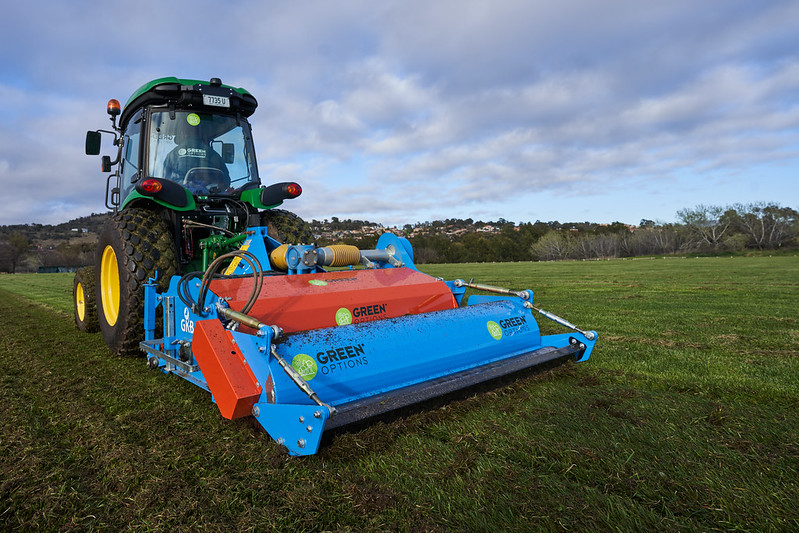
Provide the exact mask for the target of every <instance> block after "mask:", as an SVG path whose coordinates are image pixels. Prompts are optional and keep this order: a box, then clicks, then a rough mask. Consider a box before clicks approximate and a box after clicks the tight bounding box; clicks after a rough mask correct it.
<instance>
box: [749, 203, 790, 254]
mask: <svg viewBox="0 0 799 533" xmlns="http://www.w3.org/2000/svg"><path fill="white" fill-rule="evenodd" d="M734 208H735V211H736V215H737V216H736V218H735V222H736V226H737V227H738V230H739V231H740V232H741V233H743V234H745V235H746V236H747V237H748V238H749V240H750V242H751V243H752V244H753V245H754V246H755V247H756V248H757V249H758V250H763V249H764V248H766V249H774V248H778V247H780V246H782V245H783V244H785V243H787V242H789V241H790V240H791V239H793V238H794V237H795V236H796V234H797V229H798V228H799V212H797V211H796V210H795V209H791V208H790V207H781V206H779V205H778V204H767V203H765V202H754V203H751V204H745V205H744V204H736V205H735V206H734Z"/></svg>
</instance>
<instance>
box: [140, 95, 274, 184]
mask: <svg viewBox="0 0 799 533" xmlns="http://www.w3.org/2000/svg"><path fill="white" fill-rule="evenodd" d="M149 141H150V145H149V161H148V163H149V167H148V168H149V175H150V177H153V178H163V179H168V180H171V181H174V182H177V183H179V184H181V185H183V186H184V187H186V188H187V189H189V191H190V192H191V193H192V194H196V195H205V194H231V193H233V192H234V191H236V190H238V189H241V188H242V187H244V186H245V185H247V184H249V183H253V182H254V183H257V184H259V183H260V181H259V180H258V173H257V171H256V167H255V154H254V153H253V145H252V137H251V136H250V127H249V124H248V123H247V121H245V120H237V119H236V117H231V116H225V115H212V114H208V113H197V112H190V111H174V112H171V113H170V111H169V110H164V111H159V110H154V111H152V113H151V115H150V138H149Z"/></svg>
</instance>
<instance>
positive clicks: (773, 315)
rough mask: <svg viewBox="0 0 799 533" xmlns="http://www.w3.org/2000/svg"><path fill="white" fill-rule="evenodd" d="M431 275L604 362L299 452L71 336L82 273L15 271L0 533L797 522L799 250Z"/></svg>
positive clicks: (0, 363)
mask: <svg viewBox="0 0 799 533" xmlns="http://www.w3.org/2000/svg"><path fill="white" fill-rule="evenodd" d="M423 270H424V271H426V272H428V273H430V274H433V275H436V276H441V277H444V278H446V279H453V278H456V277H460V278H464V279H467V280H468V279H469V278H471V277H474V278H475V280H476V281H479V282H482V283H491V284H496V285H502V286H508V287H512V288H519V289H521V288H529V289H532V290H534V291H535V294H536V303H537V304H538V305H539V306H541V307H543V308H544V309H546V310H548V311H552V312H554V313H556V314H559V315H560V316H563V317H564V318H567V319H568V320H570V321H571V322H573V323H575V324H577V325H578V326H580V327H582V328H584V329H594V330H596V331H598V332H599V335H600V338H599V341H598V343H597V347H596V349H595V351H594V354H593V357H592V359H591V360H590V361H588V362H586V363H582V364H579V365H575V364H568V365H565V366H562V367H559V368H557V369H555V370H553V371H549V372H545V373H538V374H534V375H528V376H523V377H521V378H519V379H517V380H514V381H511V382H510V383H508V384H506V385H505V386H502V387H497V388H491V389H485V388H484V389H482V390H480V391H478V392H475V393H472V394H470V395H464V396H462V397H460V398H458V399H456V400H454V401H452V402H450V403H447V404H445V405H443V406H438V407H431V408H428V409H425V410H421V411H414V412H410V413H408V414H407V415H406V416H404V417H400V418H394V419H392V420H389V421H384V422H383V421H381V422H376V423H373V424H371V425H368V426H366V427H365V428H361V429H358V430H355V431H350V432H345V433H340V434H337V435H334V436H333V438H332V439H331V440H330V441H329V442H327V443H326V444H325V445H324V447H323V448H322V449H321V451H320V453H319V454H318V455H316V456H313V457H308V458H292V457H288V456H286V455H285V454H284V453H283V451H282V450H281V449H280V447H279V446H277V445H276V444H275V443H273V442H272V441H271V439H270V438H269V437H268V436H267V435H265V433H264V432H263V431H262V430H260V429H259V428H257V427H256V426H255V425H254V424H253V423H251V422H250V421H248V420H239V421H235V422H230V421H226V420H224V419H222V418H221V416H220V415H219V413H218V410H217V409H216V407H215V406H214V405H213V404H212V403H211V402H210V398H209V395H207V393H205V392H203V391H202V390H200V389H197V388H196V387H194V386H192V385H190V384H189V383H187V382H184V381H183V380H181V379H179V378H176V377H174V376H164V375H162V374H158V373H153V372H149V371H147V370H146V365H145V364H144V362H143V360H135V359H119V358H115V357H112V356H111V355H110V354H109V352H108V351H107V349H106V348H105V346H104V345H103V342H102V339H101V338H100V337H99V336H98V335H81V334H79V333H78V332H77V331H75V329H74V326H73V325H72V318H71V301H70V299H71V287H72V277H71V275H58V274H52V275H29V276H27V275H16V276H0V301H2V304H0V328H2V330H1V335H0V524H3V527H2V529H15V528H20V529H48V530H53V529H68V528H79V529H101V528H102V529H111V530H116V529H123V528H125V529H128V528H132V529H136V530H142V529H145V530H149V529H152V530H202V529H213V530H223V529H224V530H270V529H280V530H345V531H346V530H351V531H361V530H381V531H382V530H399V531H426V530H457V531H467V530H468V531H488V530H491V531H495V530H525V531H526V530H553V529H558V530H560V529H566V530H584V529H588V530H621V531H628V530H642V529H650V530H651V529H657V530H690V531H694V530H705V531H707V530H733V529H738V530H748V531H768V530H783V531H787V530H797V529H799V510H797V505H796V495H797V494H799V417H797V410H798V409H799V311H798V310H797V309H798V306H797V303H798V302H799V259H797V258H796V257H773V258H769V257H753V258H742V257H736V258H689V259H654V260H627V261H596V262H557V263H517V264H460V265H425V266H424V267H423ZM40 302H41V303H40ZM538 321H539V324H540V325H541V327H542V330H544V332H545V333H556V332H561V331H563V329H562V328H561V327H560V326H557V325H555V324H553V323H551V322H550V321H548V320H547V319H545V318H543V317H539V318H538Z"/></svg>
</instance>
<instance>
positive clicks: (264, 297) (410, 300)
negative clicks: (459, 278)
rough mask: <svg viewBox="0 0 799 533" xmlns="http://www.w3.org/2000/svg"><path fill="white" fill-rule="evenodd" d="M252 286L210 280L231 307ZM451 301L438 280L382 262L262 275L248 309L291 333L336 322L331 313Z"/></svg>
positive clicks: (366, 313)
mask: <svg viewBox="0 0 799 533" xmlns="http://www.w3.org/2000/svg"><path fill="white" fill-rule="evenodd" d="M252 287H253V280H252V278H238V279H227V280H214V281H212V282H211V286H210V288H211V290H212V291H213V292H214V294H216V295H217V296H220V297H224V296H228V297H231V300H230V302H229V303H230V306H231V307H232V308H233V309H241V308H242V307H243V306H244V304H245V302H246V301H247V299H248V298H249V296H250V292H251V291H252ZM457 306H458V304H457V302H456V301H455V298H454V297H453V296H452V292H451V291H450V290H449V287H447V285H446V284H445V283H444V282H443V281H440V280H437V279H435V278H432V277H430V276H428V275H426V274H422V273H421V272H418V271H416V270H413V269H410V268H386V269H377V270H344V271H338V272H325V273H322V274H301V275H290V276H289V275H287V276H268V277H265V278H264V284H263V287H262V288H261V293H260V295H259V297H258V301H257V302H256V303H255V305H254V306H253V308H252V310H251V311H250V312H249V313H248V314H249V315H252V316H254V317H256V318H258V319H259V320H260V321H261V322H263V323H264V324H269V325H277V326H280V327H281V328H283V331H285V332H286V333H292V332H296V331H305V330H310V329H319V328H328V327H331V326H335V325H337V324H338V325H342V323H337V317H338V318H339V320H341V321H342V322H343V323H347V319H348V318H349V320H351V323H357V322H366V321H372V320H381V319H385V318H395V317H398V316H403V315H409V314H410V315H414V314H419V313H427V312H431V311H443V310H446V309H454V308H456V307H457ZM342 309H343V310H344V311H341V310H342Z"/></svg>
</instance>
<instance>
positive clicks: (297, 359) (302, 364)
mask: <svg viewBox="0 0 799 533" xmlns="http://www.w3.org/2000/svg"><path fill="white" fill-rule="evenodd" d="M291 366H293V367H294V370H296V371H297V372H299V373H300V375H301V376H302V379H304V380H305V381H311V380H312V379H313V378H315V377H316V371H317V370H318V368H317V366H316V361H314V360H313V358H312V357H311V356H309V355H306V354H304V353H298V354H297V355H295V356H294V359H292V360H291Z"/></svg>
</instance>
